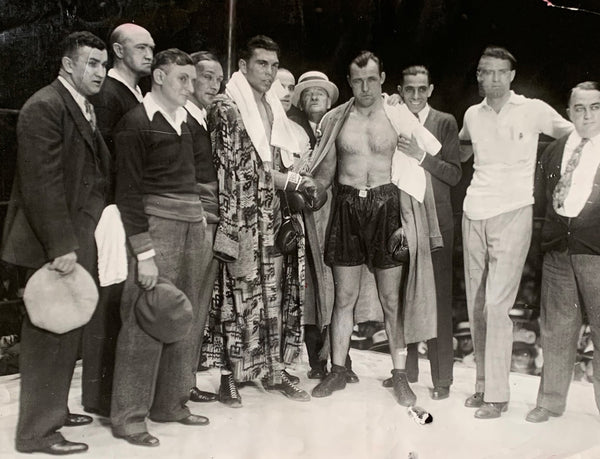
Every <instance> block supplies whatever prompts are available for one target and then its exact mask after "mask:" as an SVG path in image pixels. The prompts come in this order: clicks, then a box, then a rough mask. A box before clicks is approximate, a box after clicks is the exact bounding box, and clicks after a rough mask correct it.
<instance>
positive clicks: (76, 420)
mask: <svg viewBox="0 0 600 459" xmlns="http://www.w3.org/2000/svg"><path fill="white" fill-rule="evenodd" d="M93 420H94V419H93V418H92V417H91V416H86V415H85V414H75V413H69V414H67V420H66V421H65V423H64V424H63V426H65V427H78V426H84V425H86V424H91V423H92V421H93Z"/></svg>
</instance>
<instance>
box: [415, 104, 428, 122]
mask: <svg viewBox="0 0 600 459" xmlns="http://www.w3.org/2000/svg"><path fill="white" fill-rule="evenodd" d="M430 111H431V107H430V106H429V104H425V107H423V108H422V109H421V111H420V112H418V113H417V118H418V119H419V122H420V123H421V124H425V120H426V119H427V117H428V116H429V112H430Z"/></svg>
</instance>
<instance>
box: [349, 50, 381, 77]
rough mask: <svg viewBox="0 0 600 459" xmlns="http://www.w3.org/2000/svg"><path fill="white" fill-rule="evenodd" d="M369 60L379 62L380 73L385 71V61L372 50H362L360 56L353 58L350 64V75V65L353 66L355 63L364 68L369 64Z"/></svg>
mask: <svg viewBox="0 0 600 459" xmlns="http://www.w3.org/2000/svg"><path fill="white" fill-rule="evenodd" d="M369 61H373V62H375V63H376V64H377V69H378V72H379V73H381V72H383V62H382V61H381V59H379V58H378V57H377V56H376V55H375V54H373V53H372V52H371V51H361V52H360V53H358V56H356V57H355V58H354V59H352V61H351V62H350V65H348V75H350V67H352V65H353V64H354V65H356V66H357V67H359V68H361V69H362V68H364V67H366V66H367V64H368V63H369Z"/></svg>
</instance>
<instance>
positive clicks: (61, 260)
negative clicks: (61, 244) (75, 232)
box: [48, 252, 77, 275]
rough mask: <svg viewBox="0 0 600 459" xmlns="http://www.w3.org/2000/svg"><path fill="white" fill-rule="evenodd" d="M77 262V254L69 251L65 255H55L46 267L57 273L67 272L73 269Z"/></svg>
mask: <svg viewBox="0 0 600 459" xmlns="http://www.w3.org/2000/svg"><path fill="white" fill-rule="evenodd" d="M76 263H77V254H76V253H75V252H69V253H67V254H66V255H61V256H60V257H56V258H55V259H54V260H53V261H52V263H50V266H48V269H51V270H53V271H57V272H58V273H59V274H63V275H64V274H69V273H70V272H71V271H73V270H74V269H75V264H76Z"/></svg>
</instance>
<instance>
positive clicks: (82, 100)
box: [58, 76, 92, 123]
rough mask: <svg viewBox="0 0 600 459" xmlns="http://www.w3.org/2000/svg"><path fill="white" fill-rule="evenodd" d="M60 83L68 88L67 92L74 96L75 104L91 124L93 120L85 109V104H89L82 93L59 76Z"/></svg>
mask: <svg viewBox="0 0 600 459" xmlns="http://www.w3.org/2000/svg"><path fill="white" fill-rule="evenodd" d="M58 81H60V82H61V83H62V84H63V86H64V87H65V88H67V91H69V93H70V94H71V95H72V96H73V99H75V102H76V103H77V105H78V106H79V108H80V109H81V113H83V116H84V117H85V119H86V120H88V121H89V122H90V123H91V122H92V120H91V118H90V115H89V113H88V112H87V110H86V108H85V103H86V102H87V99H86V98H85V97H84V96H83V95H82V94H81V93H79V92H78V91H77V90H76V89H75V88H74V87H73V85H72V84H71V83H69V82H68V81H67V80H66V79H65V78H63V77H61V76H59V77H58ZM88 103H89V102H88Z"/></svg>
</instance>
